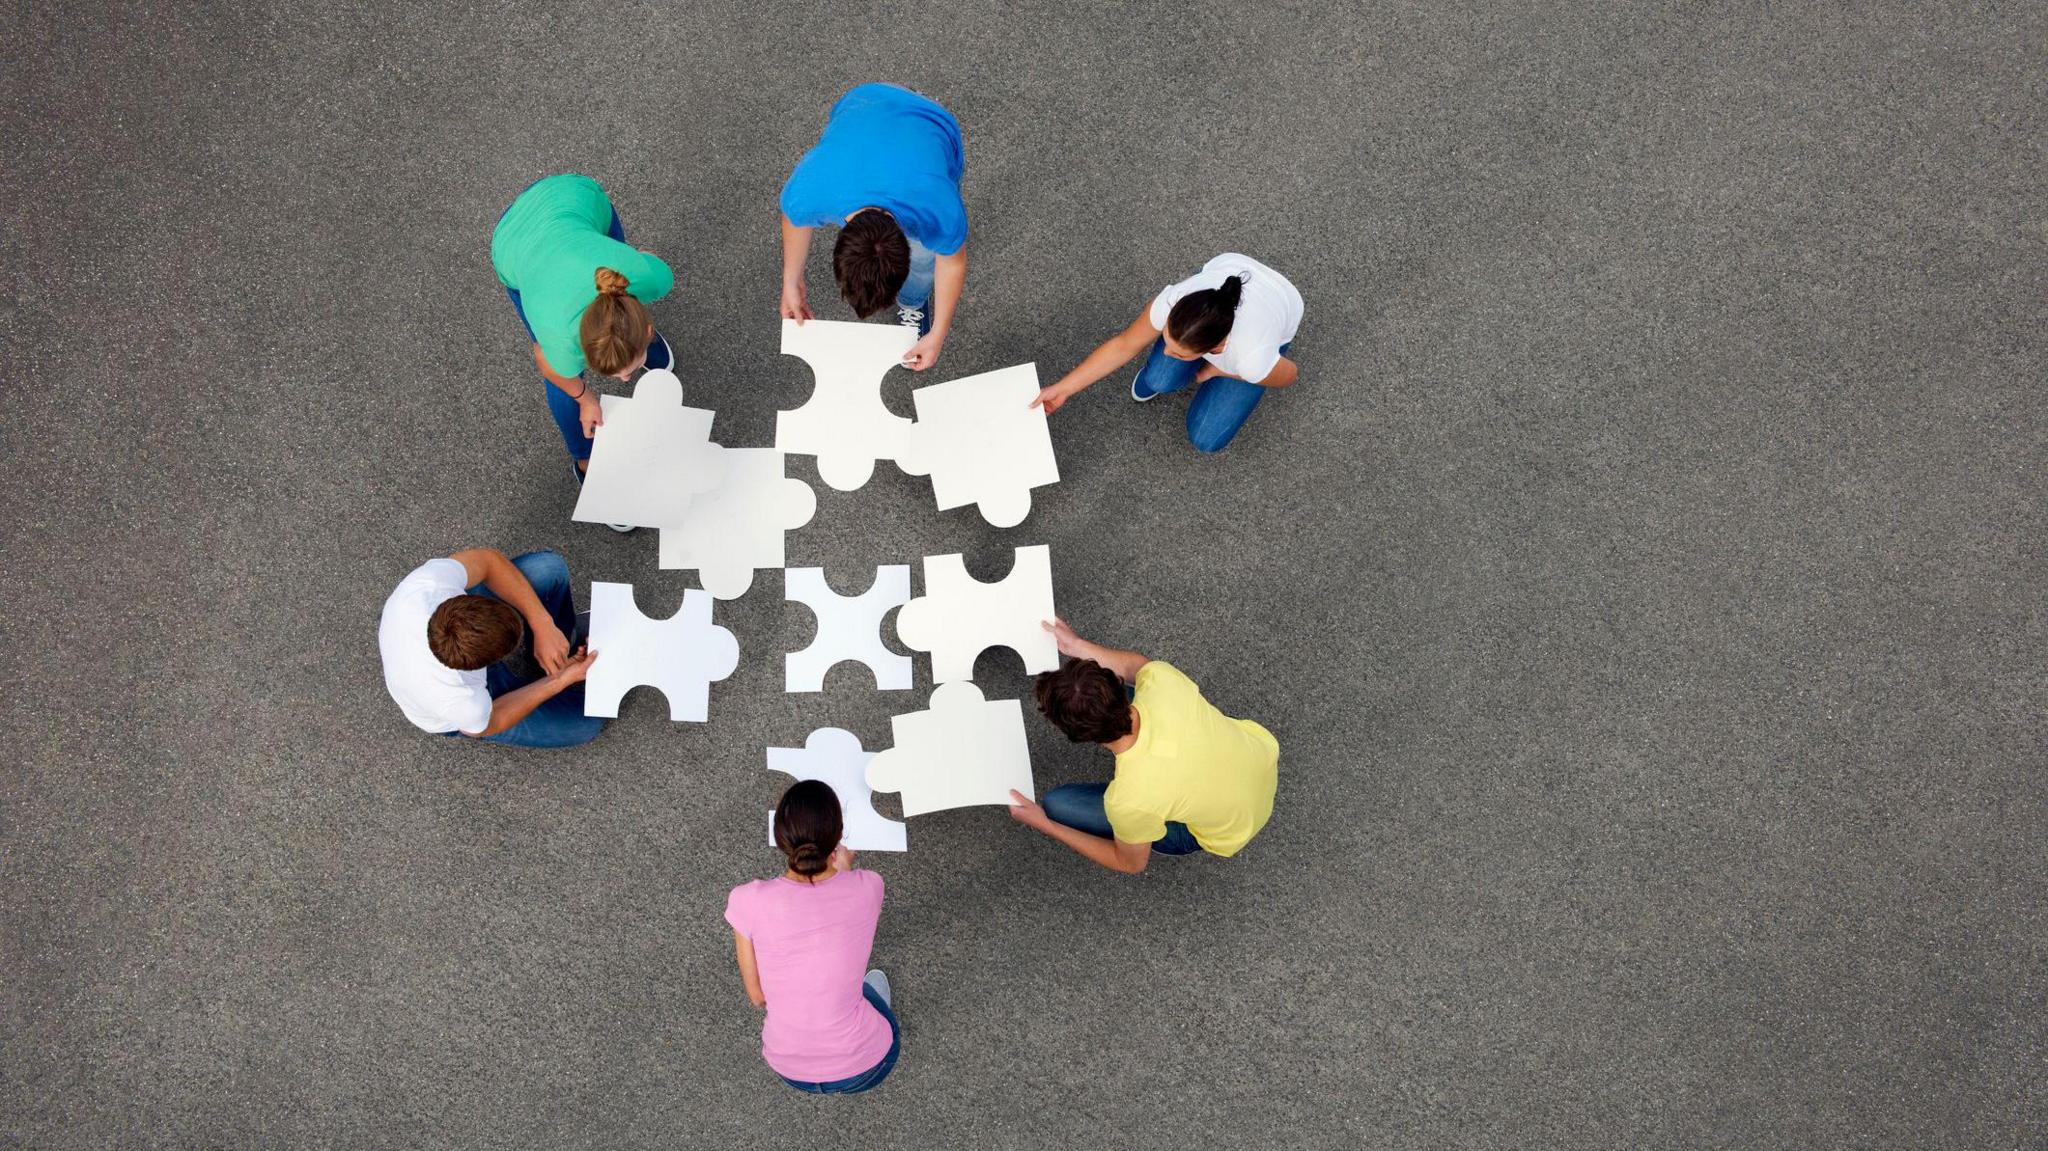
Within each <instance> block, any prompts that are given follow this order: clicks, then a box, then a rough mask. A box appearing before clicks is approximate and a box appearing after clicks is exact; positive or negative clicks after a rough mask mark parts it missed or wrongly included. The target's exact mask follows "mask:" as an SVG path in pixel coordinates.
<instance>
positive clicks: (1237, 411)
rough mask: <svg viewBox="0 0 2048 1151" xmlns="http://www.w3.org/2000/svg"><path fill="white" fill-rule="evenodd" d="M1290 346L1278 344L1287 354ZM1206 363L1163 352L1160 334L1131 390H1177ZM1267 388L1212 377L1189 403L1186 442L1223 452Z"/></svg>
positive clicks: (1203, 449) (1146, 392) (1198, 448)
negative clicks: (1177, 357)
mask: <svg viewBox="0 0 2048 1151" xmlns="http://www.w3.org/2000/svg"><path fill="white" fill-rule="evenodd" d="M1292 347H1294V344H1293V342H1292V341H1289V342H1288V343H1287V344H1285V345H1284V346H1282V347H1281V349H1280V354H1281V355H1283V356H1284V355H1286V354H1287V352H1288V349H1290V348H1292ZM1205 362H1206V361H1204V360H1201V359H1193V360H1176V359H1174V358H1173V357H1172V356H1169V355H1167V354H1166V339H1165V338H1164V337H1161V338H1159V339H1157V340H1154V341H1152V352H1151V354H1150V355H1147V356H1146V357H1145V366H1144V367H1142V368H1139V369H1138V379H1137V382H1136V383H1135V384H1133V385H1132V389H1133V390H1134V391H1136V392H1137V394H1138V395H1141V396H1156V395H1160V394H1162V393H1164V392H1177V391H1180V390H1181V389H1182V388H1185V387H1187V386H1188V385H1189V384H1191V383H1193V382H1194V379H1195V374H1196V373H1197V372H1200V371H1201V370H1202V365H1203V364H1204V363H1205ZM1267 390H1268V389H1266V388H1262V387H1260V386H1259V385H1257V384H1251V383H1246V382H1245V381H1243V380H1240V379H1234V378H1232V377H1230V376H1214V377H1211V378H1210V379H1209V380H1208V382H1206V383H1204V384H1203V385H1202V388H1201V390H1200V391H1198V392H1196V393H1195V401H1194V402H1193V403H1191V404H1189V405H1188V441H1189V442H1190V443H1192V444H1194V445H1195V450H1196V451H1201V452H1220V451H1222V450H1223V449H1224V448H1225V447H1227V446H1229V444H1230V441H1231V439H1232V438H1233V437H1235V436H1236V435H1237V430H1238V429H1239V428H1242V427H1244V422H1245V421H1246V420H1248V419H1250V418H1251V416H1252V409H1253V408H1256V407H1258V406H1259V401H1260V400H1261V399H1263V398H1264V397H1265V395H1266V392H1267Z"/></svg>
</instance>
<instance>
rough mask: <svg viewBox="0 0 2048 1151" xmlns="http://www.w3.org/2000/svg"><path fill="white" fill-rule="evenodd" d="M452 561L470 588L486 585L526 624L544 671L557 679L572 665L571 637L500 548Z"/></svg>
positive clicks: (473, 551)
mask: <svg viewBox="0 0 2048 1151" xmlns="http://www.w3.org/2000/svg"><path fill="white" fill-rule="evenodd" d="M449 558H450V559H452V560H454V561H455V562H456V563H459V564H461V565H462V571H463V574H464V577H465V579H464V582H465V585H466V586H468V587H475V586H476V585H478V584H482V585H484V586H485V587H487V588H489V589H491V594H492V595H494V596H497V597H498V598H499V599H501V600H504V601H505V603H506V604H507V605H509V606H510V607H511V608H512V610H513V611H516V612H518V613H519V617H520V618H521V619H523V620H525V621H526V630H527V631H529V632H531V633H532V635H533V658H534V660H535V662H537V663H539V664H540V666H541V670H542V671H545V672H547V673H548V674H549V675H554V674H555V673H556V672H559V671H561V670H562V668H563V667H564V666H566V665H567V664H568V662H569V637H568V636H565V635H563V634H562V629H561V628H558V627H556V626H555V619H554V617H553V616H551V615H549V614H548V610H547V609H546V608H544V607H542V606H541V603H540V597H539V596H537V595H535V594H533V585H532V584H530V583H528V582H526V576H525V574H524V573H522V572H521V571H520V570H519V565H517V564H515V563H513V562H512V561H511V560H509V559H507V558H505V553H504V552H501V551H499V550H498V549H497V548H464V549H462V550H461V551H459V552H456V553H455V554H454V555H452V556H450V557H449ZM508 694H509V693H508ZM549 694H550V695H552V694H553V693H552V692H550V693H549ZM543 698H545V697H543ZM528 710H531V709H530V708H529V709H528ZM515 722H516V721H515Z"/></svg>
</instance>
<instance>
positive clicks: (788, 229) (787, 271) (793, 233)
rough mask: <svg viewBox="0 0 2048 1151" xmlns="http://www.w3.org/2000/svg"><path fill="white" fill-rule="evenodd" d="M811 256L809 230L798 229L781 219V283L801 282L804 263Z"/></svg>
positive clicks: (787, 220)
mask: <svg viewBox="0 0 2048 1151" xmlns="http://www.w3.org/2000/svg"><path fill="white" fill-rule="evenodd" d="M810 256H811V229H809V228H799V227H797V226H796V225H795V224H792V223H790V222H789V217H787V216H784V217H782V282H783V283H785V284H796V283H801V282H803V278H804V263H805V262H806V261H808V260H809V259H810Z"/></svg>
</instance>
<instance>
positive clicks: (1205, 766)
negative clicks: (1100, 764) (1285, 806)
mask: <svg viewBox="0 0 2048 1151" xmlns="http://www.w3.org/2000/svg"><path fill="white" fill-rule="evenodd" d="M1136 687H1137V693H1136V695H1135V696H1134V697H1133V699H1132V701H1131V702H1132V704H1133V705H1134V706H1135V707H1136V708H1137V709H1138V741H1137V742H1136V743H1134V744H1132V745H1131V748H1130V750H1128V751H1126V752H1124V753H1123V754H1121V755H1119V756H1117V757H1116V778H1115V779H1113V780H1111V781H1110V784H1109V791H1108V792H1106V793H1104V795H1103V797H1102V807H1103V810H1104V811H1105V812H1106V813H1107V814H1108V815H1109V826H1110V830H1112V831H1114V832H1115V833H1116V837H1117V838H1118V839H1120V840H1123V841H1124V842H1125V843H1151V842H1152V841H1153V840H1155V839H1158V838H1159V837H1161V836H1163V835H1165V834H1166V824H1167V821H1168V820H1172V821H1175V822H1178V823H1185V824H1187V827H1188V830H1189V831H1192V832H1194V833H1195V840H1196V841H1197V842H1199V843H1200V844H1201V845H1202V847H1203V849H1204V850H1206V851H1208V852H1210V853H1211V854H1213V855H1236V854H1237V852H1238V849H1240V848H1242V847H1243V846H1244V845H1245V844H1247V843H1250V842H1251V839H1252V836H1254V835H1257V834H1258V833H1259V829H1260V828H1262V827H1264V826H1266V820H1268V819H1270V818H1271V817H1272V815H1273V791H1274V789H1275V788H1276V787H1277V786H1278V785H1279V780H1280V741H1278V740H1276V739H1274V738H1273V733H1272V732H1269V731H1267V730H1266V729H1265V728H1263V727H1260V726H1259V725H1258V724H1256V723H1253V722H1252V721H1251V720H1248V719H1232V718H1230V717H1229V716H1227V715H1224V714H1223V713H1222V712H1220V711H1218V710H1216V706H1215V705H1214V704H1212V703H1210V702H1209V701H1208V700H1206V699H1203V698H1202V689H1201V688H1199V687H1196V686H1195V681H1194V680H1191V679H1189V678H1188V677H1187V676H1186V675H1183V674H1182V673H1181V670H1180V669H1179V668H1177V667H1175V666H1173V665H1172V664H1170V663H1165V662H1162V661H1160V660H1156V659H1155V660H1153V661H1152V662H1150V663H1148V664H1146V665H1145V666H1143V667H1141V668H1139V669H1138V681H1137V684H1136Z"/></svg>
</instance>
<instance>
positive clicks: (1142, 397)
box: [1032, 252, 1301, 452]
mask: <svg viewBox="0 0 2048 1151" xmlns="http://www.w3.org/2000/svg"><path fill="white" fill-rule="evenodd" d="M1300 326H1301V293H1300V292H1298V291H1296V290H1295V287H1294V285H1293V284H1291V283H1289V282H1288V280H1287V277H1285V276H1283V275H1281V274H1280V273H1278V272H1276V271H1274V270H1273V269H1271V268H1269V267H1267V266H1266V265H1264V264H1261V263H1259V262H1258V261H1257V260H1254V259H1252V258H1251V257H1250V256H1246V255H1241V254H1239V253H1237V252H1225V253H1223V254H1222V255H1220V256H1218V257H1216V258H1215V259H1213V260H1211V261H1209V262H1208V263H1207V264H1204V265H1202V270H1201V271H1199V272H1197V273H1195V274H1194V275H1192V276H1190V277H1188V278H1187V279H1185V280H1182V281H1181V282H1180V283H1178V284H1174V285H1173V286H1171V287H1169V288H1167V289H1166V290H1165V291H1162V292H1160V293H1159V295H1158V296H1156V297H1154V298H1153V300H1152V303H1151V305H1150V306H1149V307H1147V308H1146V309H1145V310H1144V311H1143V312H1140V313H1139V314H1138V318H1137V319H1135V320H1133V321H1131V326H1130V327H1128V328H1125V329H1124V330H1123V331H1121V332H1118V333H1117V334H1116V335H1114V336H1111V337H1110V338H1109V339H1108V340H1106V341H1104V342H1103V344H1102V346H1100V347H1098V348H1096V349H1095V350H1094V351H1093V352H1090V353H1089V354H1088V358H1087V359H1085V360H1082V361H1081V362H1080V363H1079V364H1078V365H1076V366H1075V368H1074V370H1073V371H1071V372H1068V373H1067V374H1066V375H1064V376H1062V377H1060V378H1059V379H1058V380H1057V381H1055V382H1054V383H1052V384H1050V385H1048V386H1047V387H1045V388H1043V389H1041V390H1040V391H1039V393H1038V398H1037V399H1035V400H1033V401H1032V404H1033V406H1043V407H1044V408H1045V411H1046V414H1047V415H1050V414H1052V413H1053V412H1056V411H1059V410H1060V405H1062V404H1064V403H1066V402H1067V401H1068V400H1069V399H1071V398H1072V397H1073V396H1074V394H1075V393H1077V392H1079V391H1080V390H1081V389H1083V388H1085V387H1087V386H1088V385H1090V384H1092V383H1094V382H1095V381H1097V380H1099V379H1101V378H1102V377H1104V376H1106V375H1108V374H1110V373H1111V372H1113V371H1116V370H1117V369H1118V368H1120V367H1122V366H1124V365H1125V364H1127V363H1129V362H1130V361H1131V359H1132V357H1134V356H1136V355H1137V354H1138V353H1139V352H1142V351H1145V349H1146V347H1147V345H1150V347H1151V351H1150V352H1149V353H1148V354H1147V355H1146V357H1145V363H1144V366H1143V367H1141V368H1139V369H1138V374H1137V377H1136V378H1135V379H1133V380H1132V381H1131V398H1132V399H1134V400H1137V401H1138V402H1139V403H1144V402H1145V401H1146V400H1149V399H1152V398H1153V397H1154V396H1157V395H1160V394H1162V393H1165V392H1178V391H1180V390H1181V389H1183V388H1186V387H1187V386H1188V385H1190V384H1200V385H1201V388H1200V389H1199V390H1197V391H1196V392H1195V398H1194V401H1193V402H1192V403H1190V404H1189V405H1188V439H1189V440H1190V441H1191V442H1193V444H1194V445H1195V447H1196V448H1197V449H1198V450H1200V451H1204V452H1220V451H1222V450H1223V449H1224V447H1225V446H1226V445H1228V444H1229V443H1230V441H1231V439H1232V438H1233V437H1234V436H1236V435H1237V432H1238V429H1239V428H1242V427H1244V422H1245V421H1246V420H1248V419H1250V418H1251V414H1252V409H1253V408H1255V407H1257V406H1258V403H1259V400H1261V399H1262V398H1264V397H1265V394H1266V393H1267V392H1268V391H1269V390H1271V389H1273V388H1284V387H1287V386H1288V385H1290V384H1292V383H1294V381H1295V380H1296V379H1297V378H1299V376H1300V369H1299V368H1298V367H1297V366H1296V365H1295V363H1294V361H1293V360H1290V359H1288V358H1287V353H1288V351H1289V350H1290V349H1291V348H1292V347H1293V346H1294V333H1295V329H1297V328H1299V327H1300Z"/></svg>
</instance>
